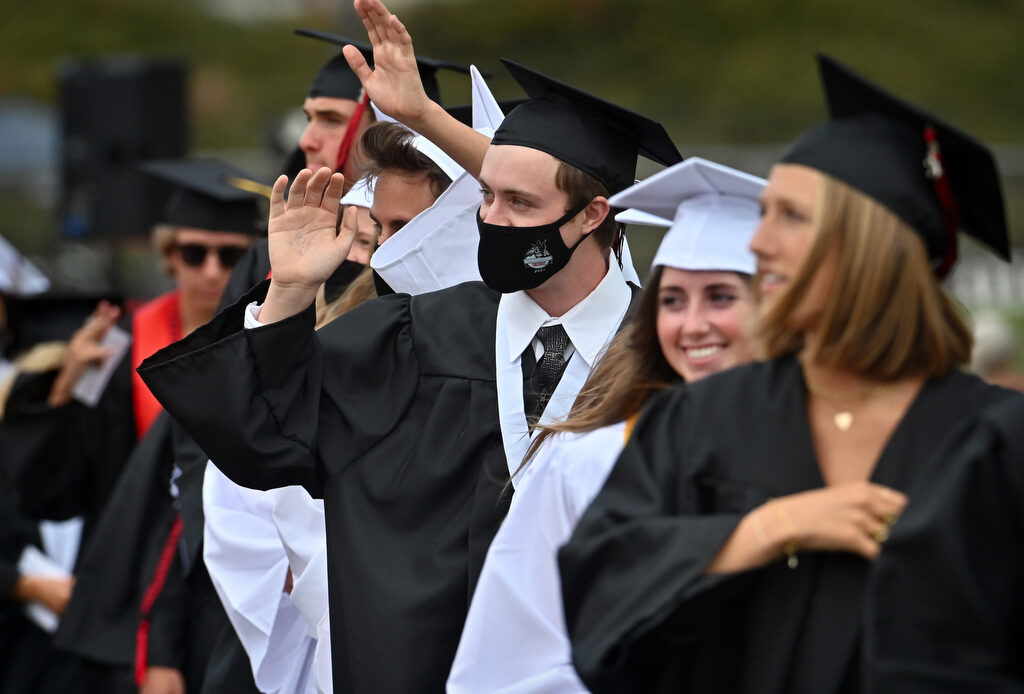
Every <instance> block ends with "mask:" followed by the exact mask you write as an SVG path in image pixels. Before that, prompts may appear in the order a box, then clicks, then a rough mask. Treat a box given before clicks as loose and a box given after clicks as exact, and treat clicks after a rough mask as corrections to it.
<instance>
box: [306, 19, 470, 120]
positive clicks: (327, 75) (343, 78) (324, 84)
mask: <svg viewBox="0 0 1024 694" xmlns="http://www.w3.org/2000/svg"><path fill="white" fill-rule="evenodd" d="M294 33H295V34H296V35H298V36H305V37H306V38H311V39H316V40H318V41H324V42H325V43H330V44H334V45H335V46H338V47H339V48H342V47H344V46H355V47H356V48H358V49H359V52H360V53H362V54H363V57H364V58H365V59H366V62H367V63H369V65H370V66H371V67H372V66H373V47H372V46H370V45H369V44H367V43H364V42H362V41H353V40H352V39H349V38H345V37H344V36H338V35H337V34H332V33H330V32H326V31H318V30H316V29H296V30H295V32H294ZM416 66H417V67H418V68H419V71H420V79H421V80H422V81H423V89H424V91H426V93H427V96H429V97H430V98H431V99H433V100H434V101H436V102H438V103H442V102H441V88H440V86H439V85H438V83H437V71H438V70H452V71H454V72H461V73H464V74H467V75H468V74H469V66H468V65H461V64H459V63H454V62H450V61H447V60H435V59H433V58H426V57H424V56H419V55H418V56H416ZM484 76H485V77H487V76H488V75H484ZM361 89H362V84H361V83H360V82H359V78H358V77H356V75H355V73H354V72H352V69H351V68H350V67H349V66H348V61H347V60H345V56H344V55H343V54H342V53H338V54H337V55H335V56H334V57H333V58H331V59H330V60H328V61H327V63H325V64H324V66H323V67H322V68H320V71H319V72H317V74H316V77H314V78H313V82H312V84H310V87H309V94H308V96H309V97H311V98H316V97H320V96H330V97H334V98H338V99H352V100H357V99H358V98H359V94H360V90H361Z"/></svg>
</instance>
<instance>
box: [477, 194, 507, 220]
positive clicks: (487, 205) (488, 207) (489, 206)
mask: <svg viewBox="0 0 1024 694" xmlns="http://www.w3.org/2000/svg"><path fill="white" fill-rule="evenodd" d="M480 219H482V220H484V221H485V222H487V223H488V224H496V225H498V226H508V225H507V224H506V222H507V220H506V219H505V217H504V215H502V214H501V213H500V212H499V206H498V205H495V204H494V203H493V202H487V201H486V200H485V201H483V202H482V203H481V204H480Z"/></svg>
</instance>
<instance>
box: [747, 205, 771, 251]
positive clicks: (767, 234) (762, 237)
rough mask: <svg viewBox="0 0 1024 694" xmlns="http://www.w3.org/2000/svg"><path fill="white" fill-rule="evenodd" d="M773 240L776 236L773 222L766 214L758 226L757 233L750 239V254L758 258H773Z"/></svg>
mask: <svg viewBox="0 0 1024 694" xmlns="http://www.w3.org/2000/svg"><path fill="white" fill-rule="evenodd" d="M773 239H774V235H773V230H772V225H771V221H770V219H769V216H768V215H767V214H765V215H763V216H762V217H761V221H760V223H759V224H758V225H757V231H755V232H754V236H753V237H752V238H751V239H750V244H749V246H750V252H751V253H753V254H754V255H756V256H757V257H758V258H767V257H769V256H771V254H772V249H773V248H774V240H773Z"/></svg>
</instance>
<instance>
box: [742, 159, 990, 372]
mask: <svg viewBox="0 0 1024 694" xmlns="http://www.w3.org/2000/svg"><path fill="white" fill-rule="evenodd" d="M819 175H820V176H821V179H822V184H821V186H820V190H819V194H818V200H817V209H816V212H815V218H814V220H812V223H813V225H814V230H813V233H814V238H813V240H812V243H811V249H810V251H809V253H808V256H807V259H806V261H805V262H804V263H803V265H802V267H801V268H800V270H799V271H798V272H797V273H796V276H795V277H794V278H793V281H792V282H791V283H790V286H788V287H786V288H785V290H784V291H783V292H782V294H781V295H780V296H779V298H778V300H777V301H775V302H773V303H772V305H770V306H768V307H765V308H764V310H762V311H761V315H760V319H759V321H758V323H757V326H756V330H755V334H756V336H757V337H758V338H760V341H761V345H762V349H763V350H764V356H765V357H767V358H769V359H773V358H775V357H779V356H782V355H786V354H793V353H796V352H798V351H800V350H802V349H803V348H804V346H805V334H806V333H807V332H808V331H810V330H811V329H812V328H813V330H814V331H815V333H816V335H818V336H820V339H818V340H817V341H816V343H815V345H814V353H813V354H808V355H807V356H808V357H809V358H810V359H811V360H812V361H814V362H816V363H819V364H822V365H825V366H830V367H833V368H839V369H844V370H848V371H852V372H854V373H856V374H859V375H861V376H864V377H868V378H872V379H876V380H882V381H890V380H896V379H898V378H901V377H904V376H909V375H921V376H925V377H933V376H941V375H943V374H945V373H947V372H948V371H950V370H951V369H953V368H955V367H957V366H961V365H963V364H966V363H967V362H968V361H969V360H970V355H971V344H972V338H971V332H970V329H969V328H968V327H967V325H966V324H965V322H964V320H963V318H962V317H961V315H960V313H959V311H958V310H957V307H956V305H955V304H954V303H953V301H952V299H950V297H949V296H948V295H947V294H946V293H945V291H944V290H943V288H942V286H941V285H940V284H939V282H938V280H937V279H936V278H935V274H934V272H933V271H932V269H931V266H930V264H929V262H928V255H927V252H926V250H925V246H924V243H923V242H922V241H921V239H920V237H919V236H918V235H917V234H916V233H914V231H913V230H912V229H911V228H910V227H909V226H907V224H905V223H904V222H903V221H902V220H901V219H899V218H898V217H897V216H896V215H894V214H893V213H892V212H890V211H889V210H888V209H886V208H885V207H883V206H882V205H880V204H879V203H877V202H875V201H874V200H872V199H871V198H869V197H868V196H866V195H864V194H863V193H860V192H859V191H857V190H854V189H853V188H851V187H850V186H848V185H846V184H844V183H841V182H840V181H837V180H835V179H833V178H831V177H829V176H827V175H825V174H820V173H819ZM832 253H834V254H836V258H837V263H836V271H835V276H834V278H833V280H832V285H831V287H829V288H828V292H827V295H826V296H825V298H824V308H823V310H822V311H821V313H820V314H818V315H816V316H814V317H813V318H805V319H803V320H800V319H798V318H796V317H797V316H799V315H800V312H799V311H798V308H799V307H800V305H801V304H802V303H803V301H804V300H806V298H807V293H808V290H809V287H810V286H811V283H812V280H813V278H814V275H815V273H816V272H817V270H818V267H819V266H820V265H821V264H822V263H823V262H824V261H825V260H826V259H827V258H828V257H829V255H830V254H832ZM812 322H813V326H812V325H811V323H812Z"/></svg>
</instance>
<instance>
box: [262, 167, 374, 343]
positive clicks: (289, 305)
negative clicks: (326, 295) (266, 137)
mask: <svg viewBox="0 0 1024 694" xmlns="http://www.w3.org/2000/svg"><path fill="white" fill-rule="evenodd" d="M344 183H345V177H344V176H342V175H341V174H339V173H335V174H332V173H331V170H330V169H328V168H321V169H320V170H319V171H317V172H316V173H313V172H312V171H310V170H308V169H303V170H302V171H300V172H299V174H298V175H297V176H296V177H295V181H294V182H293V183H292V188H291V192H290V193H289V195H288V199H287V200H285V197H284V191H285V188H286V187H287V185H288V177H287V176H281V177H280V178H278V179H277V182H276V183H274V188H273V191H272V193H271V196H270V221H269V225H268V228H267V237H268V243H269V250H270V266H271V268H272V271H273V273H272V277H271V281H270V289H269V290H268V291H267V298H266V301H265V302H264V304H263V309H262V311H261V312H260V316H259V320H260V322H262V323H274V322H276V321H279V320H283V319H285V318H288V317H290V316H293V315H295V314H297V313H299V312H301V311H302V310H304V309H305V308H306V307H307V306H309V305H310V304H311V303H313V301H314V299H315V298H316V292H317V289H318V288H319V287H320V285H321V284H323V283H324V281H325V280H326V279H327V278H328V277H330V276H331V273H332V272H334V270H335V269H336V268H337V267H338V266H339V265H340V264H341V262H342V261H343V260H345V258H346V257H348V252H349V249H350V248H351V247H352V242H353V240H354V239H355V236H356V229H357V226H358V222H357V220H356V208H355V207H349V208H348V209H346V210H345V215H344V217H343V218H342V220H341V224H340V225H339V223H338V209H339V207H340V204H341V195H342V187H343V186H344Z"/></svg>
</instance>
